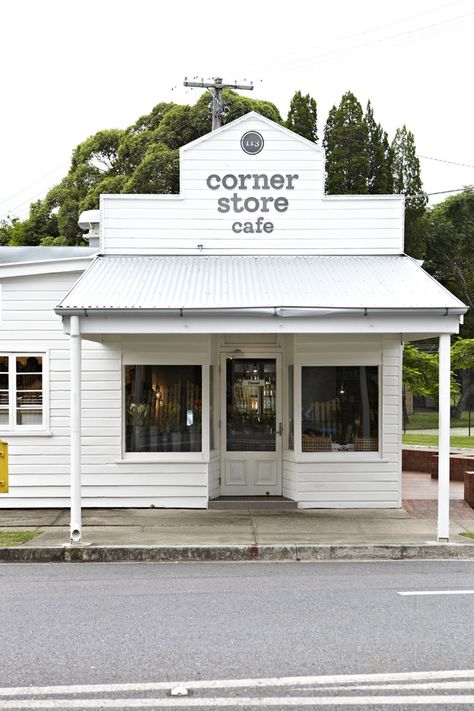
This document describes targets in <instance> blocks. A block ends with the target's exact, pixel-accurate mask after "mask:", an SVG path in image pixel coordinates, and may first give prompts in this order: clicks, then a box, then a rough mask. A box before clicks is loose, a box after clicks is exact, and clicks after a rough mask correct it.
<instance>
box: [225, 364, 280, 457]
mask: <svg viewBox="0 0 474 711" xmlns="http://www.w3.org/2000/svg"><path fill="white" fill-rule="evenodd" d="M275 439H276V360H275V359H268V358H265V359H264V358H232V359H228V360H227V451H228V452H243V451H245V452H249V451H250V452H274V451H275Z"/></svg>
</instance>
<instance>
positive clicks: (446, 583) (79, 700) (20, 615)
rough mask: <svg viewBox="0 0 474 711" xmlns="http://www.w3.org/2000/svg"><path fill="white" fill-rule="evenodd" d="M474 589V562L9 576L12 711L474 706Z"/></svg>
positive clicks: (5, 668)
mask: <svg viewBox="0 0 474 711" xmlns="http://www.w3.org/2000/svg"><path fill="white" fill-rule="evenodd" d="M440 591H442V592H444V593H450V594H422V595H420V594H417V595H400V594H399V593H401V592H405V593H407V592H408V593H411V592H417V593H420V592H425V593H426V592H428V593H434V592H440ZM460 591H462V592H463V594H452V593H453V592H458V593H459V592H460ZM469 591H471V593H469ZM472 592H474V562H469V561H444V562H441V561H439V562H436V561H426V562H411V561H410V562H408V561H406V562H386V563H380V562H378V563H342V562H339V563H268V564H266V563H257V562H256V563H211V564H201V563H189V564H184V563H178V564H167V563H163V564H154V563H149V564H137V563H131V564H84V563H81V564H49V565H38V564H37V565H26V564H25V565H21V564H17V565H8V564H3V565H0V603H1V608H0V614H1V618H0V664H1V673H0V687H3V688H0V710H1V709H4V708H9V709H13V708H14V709H19V708H40V707H41V708H81V709H82V708H84V709H86V708H94V709H97V708H165V707H166V708H168V707H170V706H171V705H172V704H175V705H176V707H181V708H191V707H196V706H198V707H201V708H207V707H208V706H209V707H216V706H217V707H226V708H231V707H232V708H234V707H235V708H253V707H254V706H255V705H258V704H260V705H261V706H264V707H270V706H271V707H272V708H288V707H289V706H293V707H297V708H298V707H299V708H304V707H311V706H313V707H315V708H324V707H325V705H326V701H327V704H328V708H329V707H333V706H336V707H337V708H346V707H347V708H353V707H354V706H353V704H354V703H358V702H354V701H352V702H350V703H349V701H347V706H345V705H344V704H345V703H346V702H345V701H344V699H346V700H347V699H349V698H350V699H354V698H356V697H357V698H359V699H361V701H360V706H359V707H360V708H365V707H367V708H369V707H374V706H373V705H372V704H375V707H376V708H378V709H379V708H380V709H383V708H393V707H394V704H395V707H396V708H412V703H414V702H412V697H413V695H416V696H417V697H418V701H417V702H416V705H418V704H420V705H421V704H422V705H423V708H425V709H426V708H437V709H439V708H449V709H456V708H463V709H466V708H469V707H471V708H474V634H473V633H474V594H472ZM456 670H472V672H470V673H469V671H466V672H464V671H463V672H462V674H459V673H456ZM413 672H420V674H418V675H416V674H415V676H413ZM428 672H436V673H435V674H428ZM448 672H453V673H448ZM393 674H395V675H396V676H395V677H393V676H392V675H393ZM397 674H398V675H399V676H397ZM341 675H346V676H341ZM347 675H350V676H347ZM354 675H355V676H354ZM367 675H371V676H367ZM373 675H375V676H373ZM280 677H295V678H293V679H289V680H287V681H281V680H280V681H278V679H279V678H280ZM302 677H311V678H309V679H302ZM321 677H325V678H321ZM236 679H247V680H248V682H245V685H244V686H243V687H242V688H238V689H236V688H235V683H234V685H233V683H232V680H236ZM219 680H228V681H227V682H225V683H222V682H220V681H219ZM255 680H264V681H258V682H257V681H255ZM275 680H276V681H275ZM191 681H194V682H195V683H196V684H197V685H196V684H195V687H194V688H192V684H190V682H191ZM163 682H172V684H171V686H176V685H177V684H178V682H183V684H184V687H185V689H186V690H187V692H188V694H189V695H188V696H187V697H186V698H181V697H176V698H175V697H170V696H168V695H167V694H168V693H169V687H170V685H169V684H165V685H163ZM175 682H176V683H175ZM122 684H130V685H132V687H131V688H124V687H122V686H117V685H122ZM157 684H158V686H157ZM50 685H51V686H58V685H67V686H70V685H92V686H91V687H90V688H89V687H88V688H87V689H77V688H76V689H68V690H64V689H62V690H50V692H48V694H50V695H49V696H48V694H45V693H43V691H41V690H39V689H38V688H37V687H44V686H50ZM104 685H105V686H104ZM110 685H113V686H110ZM5 687H9V690H8V691H6V690H5ZM17 687H33V688H32V689H31V690H29V691H25V690H24V689H23V690H20V689H18V688H17ZM13 688H14V689H15V690H14V689H13ZM183 693H184V692H183ZM64 695H67V698H68V701H67V702H63V701H61V699H62V697H63V696H64ZM130 696H131V697H132V698H133V699H134V702H133V704H132V703H131V702H130V701H129V697H130ZM395 697H396V698H397V699H399V701H394V700H393V699H394V698H395ZM401 697H405V698H408V701H403V699H402V698H401ZM460 697H462V698H460ZM46 698H51V699H53V700H54V704H56V705H51V706H49V705H46V706H44V704H46V703H48V704H49V703H51V704H53V701H51V702H49V701H48V702H46V700H45V699H46ZM425 698H426V701H424V702H422V701H421V699H425ZM84 699H85V700H84ZM140 699H141V700H142V701H140ZM237 699H240V700H241V701H242V703H241V702H240V700H239V701H237ZM265 699H267V701H266V702H264V700H265ZM268 699H270V701H268ZM272 699H273V700H272ZM285 699H286V701H284V700H285ZM305 699H306V700H305ZM314 699H317V700H316V701H315V700H314ZM335 699H336V700H337V701H335ZM387 699H389V700H388V701H387ZM390 699H392V700H390ZM437 699H438V700H437ZM206 700H209V703H208V704H207V701H206ZM39 701H41V703H39ZM205 701H206V703H204V702H205ZM385 701H387V703H386V704H385V703H384V702H385ZM323 702H324V703H323ZM42 704H43V705H42ZM61 704H63V705H61ZM81 704H82V705H81ZM111 704H112V705H111ZM128 704H130V705H128ZM229 704H230V705H229ZM279 704H280V705H279ZM431 704H432V705H431Z"/></svg>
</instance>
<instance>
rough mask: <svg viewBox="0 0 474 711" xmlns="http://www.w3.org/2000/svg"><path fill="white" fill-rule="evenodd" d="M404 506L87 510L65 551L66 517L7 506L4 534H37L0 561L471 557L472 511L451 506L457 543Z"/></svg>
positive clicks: (420, 511)
mask: <svg viewBox="0 0 474 711" xmlns="http://www.w3.org/2000/svg"><path fill="white" fill-rule="evenodd" d="M405 503H406V510H405V509H358V510H354V509H340V510H334V509H332V510H328V509H317V510H287V511H279V510H277V511H275V510H269V511H262V510H248V509H243V510H170V509H85V510H84V511H83V540H84V544H83V545H79V546H70V545H68V540H69V525H68V524H69V511H68V510H67V509H64V510H51V509H37V510H3V511H0V531H19V530H20V531H21V530H36V531H38V532H39V535H37V536H36V537H35V538H33V539H32V540H31V541H29V542H27V543H25V544H23V545H22V546H19V547H4V548H0V562H14V561H17V562H55V561H97V562H99V561H108V562H110V561H184V560H186V561H189V560H254V559H255V560H377V559H379V560H400V559H414V558H432V559H446V558H462V559H471V560H474V540H473V539H469V538H465V537H463V536H461V535H459V534H460V533H462V532H466V531H471V532H473V531H474V511H473V510H472V509H471V508H470V507H469V506H467V504H465V503H464V501H451V537H450V542H449V543H448V544H439V543H437V542H436V502H435V501H423V502H419V505H415V504H414V502H410V501H407V502H405Z"/></svg>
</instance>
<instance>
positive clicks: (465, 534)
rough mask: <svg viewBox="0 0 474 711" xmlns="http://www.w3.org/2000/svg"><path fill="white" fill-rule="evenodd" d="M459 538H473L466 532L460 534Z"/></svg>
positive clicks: (473, 535) (473, 534)
mask: <svg viewBox="0 0 474 711" xmlns="http://www.w3.org/2000/svg"><path fill="white" fill-rule="evenodd" d="M459 535H460V536H464V537H465V538H474V533H469V531H466V533H460V534H459Z"/></svg>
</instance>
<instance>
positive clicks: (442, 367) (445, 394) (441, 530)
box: [438, 334, 451, 543]
mask: <svg viewBox="0 0 474 711" xmlns="http://www.w3.org/2000/svg"><path fill="white" fill-rule="evenodd" d="M450 348H451V336H450V335H449V334H444V335H442V336H440V337H439V440H438V450H439V451H438V541H439V542H440V543H447V542H448V541H449V444H450V442H449V438H450V416H451V413H450V407H451V393H450V384H451V383H450V381H451V360H450V359H451V352H450Z"/></svg>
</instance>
